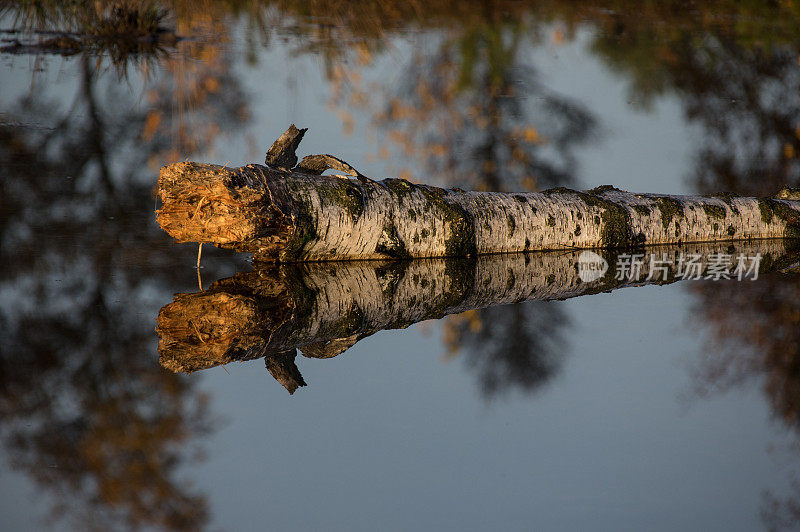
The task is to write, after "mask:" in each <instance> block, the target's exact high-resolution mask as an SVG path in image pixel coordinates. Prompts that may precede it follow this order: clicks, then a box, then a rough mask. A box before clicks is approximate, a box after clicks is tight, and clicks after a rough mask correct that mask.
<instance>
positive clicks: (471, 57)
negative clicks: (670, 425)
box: [378, 21, 594, 396]
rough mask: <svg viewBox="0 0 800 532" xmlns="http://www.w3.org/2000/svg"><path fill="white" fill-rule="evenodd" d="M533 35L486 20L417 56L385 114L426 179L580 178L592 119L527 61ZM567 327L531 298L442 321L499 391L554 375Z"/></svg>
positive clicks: (509, 183)
mask: <svg viewBox="0 0 800 532" xmlns="http://www.w3.org/2000/svg"><path fill="white" fill-rule="evenodd" d="M528 31H530V28H526V27H525V26H523V25H522V24H520V23H518V22H514V23H512V22H509V21H497V22H494V23H490V22H482V23H479V24H477V25H475V26H471V27H467V28H463V29H461V30H459V31H453V32H451V34H449V35H448V36H447V37H446V38H444V39H443V40H442V42H441V43H440V45H439V46H438V47H433V48H431V49H429V50H428V52H427V53H424V54H420V55H418V56H417V57H415V58H414V59H413V60H412V61H411V63H410V66H409V68H408V69H407V70H406V72H405V73H404V75H403V79H404V82H403V84H402V86H401V87H400V90H399V93H398V94H395V95H394V96H393V97H392V98H390V99H389V103H388V109H387V110H386V112H384V113H381V114H379V115H378V120H379V123H380V124H381V125H382V127H383V128H385V129H386V130H387V131H388V135H389V137H390V138H393V139H395V140H397V141H399V142H400V143H401V145H402V146H403V148H404V150H405V153H406V154H408V155H410V156H414V157H416V160H417V161H418V162H419V163H420V164H421V165H422V167H423V168H424V169H425V172H426V174H427V175H430V176H436V178H437V179H441V180H442V181H444V182H445V183H446V185H447V186H458V187H464V188H471V189H479V190H495V191H508V190H519V189H528V190H536V189H537V188H539V187H540V186H543V187H547V186H555V185H567V184H570V183H571V182H572V181H573V172H574V160H573V157H572V150H573V149H574V148H576V147H577V146H580V145H581V144H582V143H584V142H586V141H587V140H588V139H589V138H591V135H592V133H593V130H594V120H593V118H592V116H591V114H590V113H589V112H588V111H586V110H584V109H583V108H582V107H581V106H580V105H579V104H578V103H577V102H575V101H572V100H569V99H568V98H565V97H562V96H560V95H558V94H555V93H552V92H551V91H549V90H548V89H547V88H546V87H545V86H544V85H542V84H541V83H539V81H538V80H537V79H536V78H537V76H536V72H535V71H534V70H533V68H531V67H530V66H528V65H525V64H522V63H521V62H520V59H519V57H520V55H521V50H524V47H523V46H522V43H523V41H524V40H525V38H526V35H527V33H526V32H528ZM532 116H535V117H536V119H535V120H533V119H532V118H531V117H532ZM565 323H566V316H565V315H564V313H563V311H562V310H561V309H559V308H557V307H556V305H554V304H551V303H547V302H533V303H528V304H525V305H519V304H518V305H511V306H508V307H498V308H493V309H483V310H477V311H472V312H471V313H470V314H469V315H468V317H467V318H465V317H464V316H455V317H452V318H449V319H448V321H447V322H446V323H445V325H444V326H445V335H446V337H447V344H448V348H449V350H450V351H451V352H453V351H457V350H458V348H459V347H469V351H470V353H469V355H468V360H467V364H468V365H469V366H471V367H474V368H476V370H477V372H478V373H479V375H480V376H479V380H480V382H481V388H482V390H483V392H484V393H485V394H486V395H487V396H491V395H494V394H496V393H498V392H501V391H505V390H506V389H509V388H511V387H515V386H516V387H519V388H521V389H523V390H534V389H536V388H537V387H538V386H540V385H541V384H543V383H544V382H545V381H547V380H548V378H549V377H550V376H551V375H552V374H553V373H554V372H555V371H556V370H557V368H558V366H559V353H558V347H559V344H560V334H561V330H562V329H563V327H564V325H565Z"/></svg>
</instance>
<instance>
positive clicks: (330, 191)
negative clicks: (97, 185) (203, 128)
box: [157, 125, 800, 262]
mask: <svg viewBox="0 0 800 532" xmlns="http://www.w3.org/2000/svg"><path fill="white" fill-rule="evenodd" d="M304 133H305V130H298V129H297V128H295V127H294V125H292V126H291V127H290V128H289V130H288V131H287V132H286V133H284V134H283V135H282V136H281V138H280V139H278V140H277V141H276V142H275V144H274V145H273V146H272V148H270V150H269V152H268V154H267V164H266V165H258V164H250V165H247V166H243V167H240V168H228V167H224V166H219V165H216V164H201V163H194V162H182V163H175V164H171V165H169V166H165V167H163V168H162V169H161V173H160V176H159V180H158V194H159V197H160V199H161V202H162V206H161V208H160V209H159V210H158V211H157V219H158V223H159V224H160V225H161V227H162V228H163V229H164V230H165V231H167V233H169V234H170V235H171V236H173V237H174V238H175V239H177V240H178V241H180V242H200V243H212V244H215V245H217V246H219V247H223V248H230V249H235V250H238V251H247V252H251V253H253V254H254V259H255V260H256V261H257V262H258V261H266V262H272V261H281V262H296V261H323V260H346V259H403V258H412V257H471V256H475V255H481V254H489V253H515V252H524V251H534V250H555V249H590V248H598V249H599V248H628V247H636V246H641V245H645V244H647V245H650V244H681V243H690V242H719V241H739V240H754V239H765V238H800V191H798V190H797V189H784V190H783V191H781V192H780V193H778V194H777V195H776V196H775V197H773V198H749V197H737V196H733V195H729V194H721V195H716V196H670V195H659V194H634V193H630V192H625V191H622V190H618V189H616V188H614V187H611V186H602V187H598V188H595V189H593V190H590V191H586V192H582V191H576V190H569V189H565V188H558V189H552V190H547V191H544V192H541V193H516V194H503V193H497V192H465V191H462V190H459V189H449V190H445V189H441V188H437V187H432V186H426V185H420V184H414V183H410V182H408V181H406V180H403V179H385V180H383V181H373V180H371V179H369V178H367V177H365V176H363V175H361V174H360V173H359V172H358V171H356V170H355V169H353V168H352V167H351V166H350V165H348V164H347V163H345V162H344V161H341V160H339V159H337V158H335V157H332V156H330V155H312V156H308V157H306V158H304V159H303V160H302V161H301V162H300V163H299V164H297V166H294V165H295V163H296V162H297V157H296V156H295V150H296V148H297V146H298V144H299V142H300V140H301V139H302V137H303V134H304ZM327 169H334V170H339V171H343V172H347V173H348V174H350V175H351V176H353V177H354V178H350V177H347V176H327V175H320V174H322V172H324V171H325V170H327Z"/></svg>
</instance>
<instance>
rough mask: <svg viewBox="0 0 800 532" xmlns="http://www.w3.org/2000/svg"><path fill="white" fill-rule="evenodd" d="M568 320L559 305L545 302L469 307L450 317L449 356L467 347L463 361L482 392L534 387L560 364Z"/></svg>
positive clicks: (446, 334)
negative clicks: (475, 308)
mask: <svg viewBox="0 0 800 532" xmlns="http://www.w3.org/2000/svg"><path fill="white" fill-rule="evenodd" d="M566 323H567V316H566V314H565V313H564V312H563V310H562V309H561V308H560V307H559V306H558V303H554V302H549V301H530V302H527V303H517V304H515V305H508V306H504V307H492V308H487V309H479V310H470V311H467V312H464V313H463V314H458V315H455V316H452V317H451V318H449V319H448V321H447V324H446V326H445V329H444V335H445V343H446V344H447V347H448V350H449V352H450V353H451V354H455V352H457V351H458V350H459V349H461V348H463V347H469V350H468V352H467V354H466V357H465V358H466V360H465V361H466V364H467V365H468V366H469V367H471V368H475V369H476V371H477V373H478V379H479V382H480V386H481V391H482V392H483V394H484V395H485V396H487V397H493V396H495V395H498V394H501V393H504V392H508V391H510V390H511V389H512V388H515V387H516V388H519V389H521V390H523V391H535V390H537V389H538V388H539V387H540V386H542V385H543V384H545V383H546V382H547V381H548V380H549V379H550V378H551V377H553V376H554V375H555V373H556V372H557V371H558V369H559V367H560V365H561V350H562V348H563V346H562V344H563V337H562V335H563V328H564V326H565V325H566Z"/></svg>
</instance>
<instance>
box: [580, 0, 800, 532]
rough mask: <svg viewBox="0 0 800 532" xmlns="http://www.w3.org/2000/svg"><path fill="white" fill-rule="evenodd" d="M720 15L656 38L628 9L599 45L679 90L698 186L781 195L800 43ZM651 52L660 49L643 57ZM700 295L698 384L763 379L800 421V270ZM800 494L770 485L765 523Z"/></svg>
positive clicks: (799, 117) (654, 90)
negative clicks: (763, 36) (703, 340)
mask: <svg viewBox="0 0 800 532" xmlns="http://www.w3.org/2000/svg"><path fill="white" fill-rule="evenodd" d="M766 11H769V10H766ZM719 20H720V23H719V24H717V25H713V26H710V27H702V26H699V25H697V24H691V25H689V26H688V27H686V28H685V29H684V30H683V31H676V32H673V33H672V34H669V35H663V34H662V35H658V38H654V35H656V34H654V33H652V31H653V29H652V27H651V26H649V25H648V24H647V23H646V21H647V18H646V17H644V18H641V19H635V18H634V17H627V18H622V19H620V20H617V23H618V27H617V29H618V31H617V33H616V34H615V36H614V37H611V36H610V34H609V35H607V36H606V37H603V38H599V39H598V40H597V41H596V43H595V50H596V51H598V52H599V53H600V54H601V55H603V56H604V57H605V58H607V59H608V60H609V61H610V63H611V64H612V65H613V66H614V67H616V68H618V69H620V70H625V71H628V72H630V73H631V78H632V80H633V81H634V89H635V90H636V91H637V92H638V94H639V95H640V96H642V97H643V98H645V99H649V98H652V97H653V96H656V95H659V94H661V93H666V92H672V93H674V94H676V95H678V96H679V98H680V101H681V103H682V105H683V106H684V110H685V113H686V116H687V118H688V120H689V121H690V122H692V123H694V124H696V125H698V126H700V132H701V135H702V136H701V140H700V142H699V143H698V148H697V152H696V155H695V159H694V162H695V164H694V168H693V169H692V170H691V182H692V183H693V184H694V185H695V187H696V188H697V190H698V191H700V192H704V193H713V192H720V191H725V192H733V193H736V194H748V195H772V194H774V193H775V192H777V191H778V190H779V189H780V188H782V187H784V186H787V185H790V186H797V184H798V179H799V178H800V166H798V162H797V158H796V154H797V150H798V149H800V141H798V138H799V137H798V124H800V106H799V105H798V102H797V100H796V98H795V97H794V96H796V95H797V94H798V92H799V91H800V72H798V68H797V62H796V61H797V60H796V58H797V55H798V52H799V51H800V50H798V49H797V47H796V45H792V46H788V45H786V44H784V43H783V42H774V41H773V42H769V41H767V40H764V41H762V42H758V40H757V39H755V37H756V35H754V34H747V33H744V34H742V33H737V31H738V29H735V28H734V26H733V25H732V23H731V22H730V21H731V20H734V17H730V18H728V17H725V16H722V17H720V19H719ZM615 40H618V42H615ZM637 43H638V44H639V45H640V48H641V49H637V46H636V44H637ZM643 56H647V57H655V58H658V59H659V60H658V61H652V60H650V61H648V62H646V63H645V62H642V61H641V58H642V57H643ZM787 95H794V96H793V97H791V98H787ZM694 294H695V295H696V297H697V303H696V305H695V309H694V311H695V313H696V314H697V315H702V316H704V317H705V321H704V325H705V326H706V327H707V328H708V330H709V331H710V332H711V340H712V344H711V346H710V349H708V350H707V351H706V353H704V354H703V356H702V358H701V359H700V362H699V363H698V371H697V375H696V377H697V379H696V381H697V391H698V393H699V394H701V395H705V394H710V393H719V392H722V391H725V390H728V389H730V388H732V387H734V386H738V385H740V384H743V383H744V382H746V381H748V380H750V379H755V378H758V379H764V381H763V382H764V392H765V394H766V396H767V398H768V399H769V402H770V405H771V408H772V411H773V413H774V415H775V418H776V419H778V420H779V421H780V422H781V423H782V424H784V425H786V426H787V427H789V428H791V429H792V430H793V431H798V430H800V284H798V282H797V280H796V278H782V277H775V276H772V277H769V278H766V279H763V280H759V282H757V283H738V282H733V283H703V284H700V285H697V286H696V287H695V290H694ZM798 485H800V484H798ZM798 494H800V490H799V491H798V492H797V493H790V494H787V495H786V496H780V497H779V496H775V495H771V494H768V495H766V497H765V504H764V506H763V508H762V512H763V516H764V520H765V523H766V524H767V525H769V526H770V527H773V528H782V527H788V526H794V525H796V524H797V523H798V522H800V511H798V508H800V503H798V501H800V497H798Z"/></svg>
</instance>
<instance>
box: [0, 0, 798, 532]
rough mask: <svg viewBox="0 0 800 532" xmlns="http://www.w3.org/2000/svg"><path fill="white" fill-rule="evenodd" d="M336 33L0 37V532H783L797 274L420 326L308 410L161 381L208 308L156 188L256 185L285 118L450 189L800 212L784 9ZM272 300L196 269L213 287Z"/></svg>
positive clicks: (515, 8) (254, 373) (299, 25)
mask: <svg viewBox="0 0 800 532" xmlns="http://www.w3.org/2000/svg"><path fill="white" fill-rule="evenodd" d="M323 4H326V5H320V6H319V7H317V8H314V9H312V10H310V11H309V12H305V11H300V10H298V9H297V8H294V7H291V6H286V5H284V4H281V3H277V4H275V5H269V6H258V7H254V5H255V4H248V5H247V7H241V6H240V7H236V8H231V10H232V11H228V10H227V8H221V7H207V6H206V7H203V8H202V9H201V8H197V9H188V8H187V6H185V5H183V3H182V2H174V3H165V4H164V5H165V6H166V7H167V13H166V15H165V16H164V18H163V19H161V20H160V22H159V24H160V25H161V26H162V27H164V28H167V29H169V30H174V33H175V35H177V36H178V37H181V38H183V39H178V40H175V39H174V38H172V37H170V35H171V34H170V32H161V33H159V35H161V37H160V40H159V43H158V44H157V45H152V43H151V42H150V43H149V44H146V45H143V44H141V41H137V45H136V46H122V45H120V44H119V43H120V42H121V41H119V40H115V39H111V40H108V39H105V38H103V39H100V38H97V37H92V38H91V39H85V38H84V36H85V33H86V30H85V24H89V23H91V24H92V25H93V26H92V27H100V26H98V24H99V23H98V20H104V19H102V17H101V18H100V19H98V18H97V17H98V16H99V15H97V14H96V12H95V11H94V9H95V8H94V7H93V6H94V4H92V6H88V3H87V6H84V7H80V6H82V5H83V4H82V3H79V4H78V6H79V7H76V8H75V11H74V12H70V10H69V9H67V8H59V7H51V8H48V9H49V10H50V11H49V12H47V13H50V14H51V15H52V16H50V17H43V18H41V17H39V18H37V16H35V15H34V13H32V11H31V10H30V9H29V4H28V3H27V2H19V3H17V4H14V5H12V6H11V7H10V8H4V9H6V11H4V12H3V15H2V19H0V22H1V23H0V28H2V29H3V30H4V31H3V33H2V35H0V37H2V38H3V39H5V42H4V43H3V45H2V46H0V47H4V48H3V52H2V53H0V195H1V197H2V199H0V231H2V232H1V233H0V238H2V240H0V256H2V263H3V268H2V270H0V272H1V273H0V302H2V304H0V326H2V329H3V331H4V333H3V335H2V339H0V459H1V460H2V466H0V467H2V475H0V525H2V528H3V529H4V530H17V529H37V528H41V527H42V526H45V527H48V528H57V529H63V528H84V527H85V526H86V525H87V524H89V525H92V526H93V527H96V528H104V527H106V528H108V527H110V528H122V529H125V528H155V529H163V528H168V529H184V528H192V529H194V528H209V529H223V530H240V529H255V528H266V527H269V528H274V529H278V530H286V529H341V530H352V529H357V530H372V529H375V528H380V529H388V530H395V529H397V530H406V529H411V528H422V529H442V528H447V529H451V528H453V529H455V528H458V529H468V530H484V529H490V528H498V527H504V528H509V529H531V528H535V529H544V530H581V529H584V530H585V529H593V530H596V529H600V530H641V529H647V530H674V529H684V528H685V529H690V530H754V529H755V530H757V529H770V528H777V529H780V528H791V527H792V526H795V525H796V524H797V522H798V518H800V510H798V507H800V506H799V505H800V490H798V481H799V480H798V473H800V456H798V443H799V442H798V426H799V425H798V420H799V419H800V373H799V370H798V362H800V300H799V299H798V296H800V278H798V277H797V275H796V274H794V275H793V274H791V273H780V272H772V273H767V272H765V274H764V275H763V276H762V277H761V278H760V279H759V280H757V281H741V282H739V281H719V282H717V281H686V282H679V283H675V284H669V285H664V286H654V285H648V286H642V287H627V288H621V289H618V290H614V291H612V292H610V293H599V294H594V295H585V296H581V297H574V298H571V299H567V300H565V301H529V302H524V303H519V304H514V305H503V306H494V307H491V308H487V309H481V310H470V311H467V312H465V313H461V314H457V315H452V316H447V317H444V318H442V319H438V320H427V321H423V322H421V323H418V324H415V325H411V326H410V327H408V328H406V329H401V330H389V331H382V332H377V333H376V334H373V335H371V336H369V337H367V338H364V339H362V340H360V341H359V342H357V343H355V345H354V346H353V347H351V348H350V349H348V350H346V351H344V352H343V353H341V354H339V355H338V356H336V357H334V358H330V359H324V360H318V359H313V358H306V357H303V356H298V357H297V359H296V360H295V362H296V364H297V368H298V369H299V371H300V373H301V374H302V379H303V380H304V381H305V382H306V383H307V386H304V387H299V388H298V389H297V390H296V391H295V392H294V393H293V394H291V395H290V394H289V393H287V391H286V389H285V388H284V387H282V386H281V385H280V384H279V382H276V380H275V379H273V377H272V376H271V375H270V373H269V372H268V371H267V369H266V368H265V362H264V360H250V361H247V362H233V363H229V364H227V365H225V366H224V367H220V366H215V367H212V368H210V369H206V370H203V371H197V372H194V373H191V374H189V375H186V374H183V373H173V372H172V371H169V370H167V369H164V368H162V367H161V365H160V364H159V352H158V338H157V336H156V333H155V326H156V318H157V315H158V312H159V309H161V308H162V307H163V306H165V305H167V304H169V303H171V302H172V301H173V296H174V294H175V293H193V292H197V291H198V286H197V283H198V281H197V275H196V271H195V269H194V262H195V258H196V251H197V248H196V246H194V245H191V244H188V245H178V244H174V243H172V242H171V241H170V239H169V238H168V237H167V235H166V234H164V233H163V232H161V231H160V229H159V228H158V227H157V226H156V224H155V222H154V214H153V212H154V209H155V207H156V204H155V200H154V194H153V187H154V184H155V180H156V176H157V173H158V168H159V167H160V166H161V165H163V164H168V163H170V162H174V161H176V160H183V159H186V158H189V159H190V160H196V161H204V162H205V161H207V162H217V163H220V164H225V163H229V164H231V165H235V166H238V165H242V164H246V163H249V162H260V161H261V160H262V159H263V154H264V149H265V146H266V145H268V144H269V143H271V142H272V141H273V140H274V138H275V137H277V135H279V134H280V133H281V132H282V131H283V130H284V129H285V128H286V126H287V125H288V124H289V123H292V122H294V123H296V124H297V125H298V126H302V127H309V128H310V130H309V132H308V133H307V135H306V137H305V139H304V141H303V144H302V145H301V152H302V154H308V153H332V154H335V155H337V156H339V157H341V158H343V159H344V160H346V161H348V162H349V163H351V164H352V165H353V166H355V167H356V168H358V169H359V170H360V171H361V172H363V173H364V174H366V175H370V176H373V177H382V176H396V175H402V176H405V177H408V178H411V179H414V180H416V181H419V182H425V183H431V184H436V185H439V186H457V187H461V188H465V189H485V190H506V191H516V190H541V189H544V188H548V187H551V186H570V187H575V188H591V187H594V186H597V185H600V184H606V183H611V184H614V185H616V186H618V187H620V188H624V189H627V190H631V191H641V192H663V193H695V192H703V193H708V192H718V191H731V192H735V193H740V194H751V195H770V194H773V193H775V192H776V191H777V190H779V189H780V188H781V187H783V186H785V185H792V186H798V183H800V172H799V171H798V162H797V159H796V151H797V150H798V149H800V140H799V139H798V138H799V137H800V135H799V134H798V133H797V131H798V125H800V103H799V102H798V94H799V93H798V90H799V89H800V67H798V62H797V57H798V52H799V51H800V50H798V46H797V42H798V39H797V37H798V35H797V34H796V31H797V30H796V28H797V27H800V26H798V25H797V24H790V23H789V22H791V21H797V20H798V19H800V15H797V14H796V13H794V12H793V11H791V8H788V7H787V8H783V9H785V10H784V11H781V10H778V9H777V8H775V9H772V8H769V9H768V8H752V9H750V10H745V8H741V7H737V5H736V4H733V3H727V2H717V3H714V6H715V7H714V8H713V9H712V8H710V7H709V8H708V10H707V11H702V10H698V9H697V8H695V9H694V10H690V9H678V10H664V11H660V10H659V8H658V7H650V8H646V9H645V8H640V7H639V6H638V3H637V5H635V6H633V5H627V4H628V3H625V2H620V3H618V4H620V5H615V9H614V10H608V9H605V7H607V6H601V5H599V3H597V4H598V5H597V6H595V5H594V3H592V6H590V7H582V8H580V9H578V8H574V6H572V7H571V3H569V2H552V3H548V6H546V7H540V8H530V7H524V6H519V5H516V4H505V3H502V4H497V5H494V7H493V8H492V9H486V8H479V7H474V6H473V7H471V8H470V7H469V3H468V4H466V5H463V4H459V6H460V7H458V9H456V7H455V6H450V7H449V8H447V9H445V8H442V9H441V10H439V9H434V8H421V7H417V8H415V10H412V11H409V12H406V10H405V8H403V7H400V6H398V7H396V8H392V9H390V8H384V9H386V11H385V12H382V11H380V9H381V8H377V7H367V6H356V7H352V6H347V5H339V4H337V3H332V4H331V5H327V3H324V2H323ZM717 4H719V5H717ZM231 5H234V6H236V3H235V2H233V3H231ZM425 9H429V10H430V12H427V11H425ZM482 9H483V10H482ZM101 15H102V16H111V15H109V14H108V13H106V14H101ZM87 21H88V22H87ZM82 24H84V26H82ZM14 28H16V29H27V30H30V29H37V28H38V29H48V30H51V29H57V30H69V31H71V32H73V33H72V35H73V38H74V39H75V40H76V42H77V43H78V45H75V44H74V43H73V44H70V46H72V47H73V48H74V50H72V51H70V52H69V53H68V54H62V52H64V49H63V47H62V48H60V49H53V45H49V46H38V47H37V46H29V45H37V44H41V43H42V42H43V41H44V40H46V39H47V38H49V37H48V36H49V35H50V34H42V33H36V32H31V31H26V32H23V33H14V32H11V31H7V30H11V29H14ZM14 39H17V40H18V41H19V43H20V44H15V43H14ZM6 45H8V46H6ZM498 260H499V259H498ZM504 260H505V259H504ZM508 260H511V259H508ZM250 270H251V266H250V265H249V263H248V261H247V257H243V256H237V255H235V254H232V253H227V252H224V251H220V250H212V249H211V248H209V247H207V248H206V249H205V251H204V258H203V262H202V268H201V275H202V281H201V282H202V284H203V288H204V289H208V288H209V286H210V285H211V284H212V283H213V282H215V281H217V280H220V279H225V278H229V277H232V276H234V275H236V274H237V273H241V272H248V271H250Z"/></svg>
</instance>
